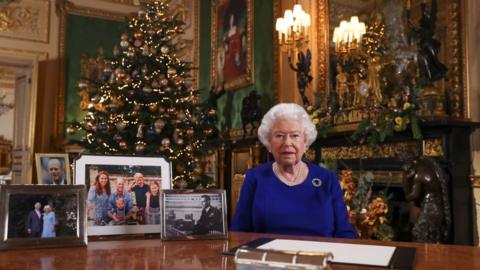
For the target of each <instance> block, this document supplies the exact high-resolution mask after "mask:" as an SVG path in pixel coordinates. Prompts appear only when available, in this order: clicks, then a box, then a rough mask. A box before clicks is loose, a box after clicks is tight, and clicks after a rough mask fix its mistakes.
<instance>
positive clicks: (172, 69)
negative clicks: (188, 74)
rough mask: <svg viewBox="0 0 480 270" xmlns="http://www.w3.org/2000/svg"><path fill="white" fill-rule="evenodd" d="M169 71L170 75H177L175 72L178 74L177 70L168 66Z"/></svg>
mask: <svg viewBox="0 0 480 270" xmlns="http://www.w3.org/2000/svg"><path fill="white" fill-rule="evenodd" d="M167 73H168V75H175V74H177V70H176V69H174V68H171V67H170V68H168V70H167Z"/></svg>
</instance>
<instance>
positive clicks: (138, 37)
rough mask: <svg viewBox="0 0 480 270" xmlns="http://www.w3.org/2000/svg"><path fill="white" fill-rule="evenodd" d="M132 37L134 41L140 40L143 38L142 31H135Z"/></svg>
mask: <svg viewBox="0 0 480 270" xmlns="http://www.w3.org/2000/svg"><path fill="white" fill-rule="evenodd" d="M133 37H134V38H135V39H142V38H143V33H142V31H136V32H135V33H134V34H133Z"/></svg>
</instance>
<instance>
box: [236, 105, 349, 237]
mask: <svg viewBox="0 0 480 270" xmlns="http://www.w3.org/2000/svg"><path fill="white" fill-rule="evenodd" d="M316 136H317V131H316V128H315V126H314V125H313V123H312V122H311V120H310V117H309V116H308V114H307V113H306V112H305V110H304V109H303V108H302V107H301V106H299V105H297V104H286V103H282V104H278V105H276V106H274V107H273V108H271V109H270V110H269V111H268V112H267V113H266V114H265V116H264V117H263V119H262V123H261V125H260V127H259V128H258V137H259V139H260V141H261V142H262V143H263V144H264V145H265V147H266V148H267V149H268V150H269V151H270V152H271V153H272V155H273V158H274V159H275V162H270V163H266V164H263V165H260V166H258V167H255V168H252V169H250V170H248V171H247V173H246V176H245V181H244V183H243V186H242V189H241V192H240V199H239V201H238V204H237V207H236V210H235V216H234V219H233V224H232V226H231V230H232V231H244V232H259V233H275V234H288V235H312V236H326V237H342V238H355V231H354V230H353V228H352V226H351V225H350V223H349V221H348V214H347V209H346V207H345V203H344V202H343V193H342V190H341V189H340V184H339V181H338V179H337V176H336V175H335V173H334V172H331V171H328V170H326V169H324V168H321V167H319V166H317V165H314V164H312V163H308V162H305V161H302V156H303V154H304V153H305V151H306V150H307V149H308V147H309V146H310V145H311V144H312V143H313V141H314V140H315V138H316Z"/></svg>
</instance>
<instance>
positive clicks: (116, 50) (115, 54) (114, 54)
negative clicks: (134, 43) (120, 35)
mask: <svg viewBox="0 0 480 270" xmlns="http://www.w3.org/2000/svg"><path fill="white" fill-rule="evenodd" d="M127 46H128V44H127ZM119 54H120V48H119V47H118V45H114V46H113V56H115V57H116V56H118V55H119Z"/></svg>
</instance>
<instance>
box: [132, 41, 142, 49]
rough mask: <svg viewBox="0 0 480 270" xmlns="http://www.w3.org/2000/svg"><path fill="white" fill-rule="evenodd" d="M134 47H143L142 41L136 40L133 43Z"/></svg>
mask: <svg viewBox="0 0 480 270" xmlns="http://www.w3.org/2000/svg"><path fill="white" fill-rule="evenodd" d="M133 46H135V47H137V48H138V47H140V46H142V41H141V40H140V39H136V40H135V41H134V42H133Z"/></svg>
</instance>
